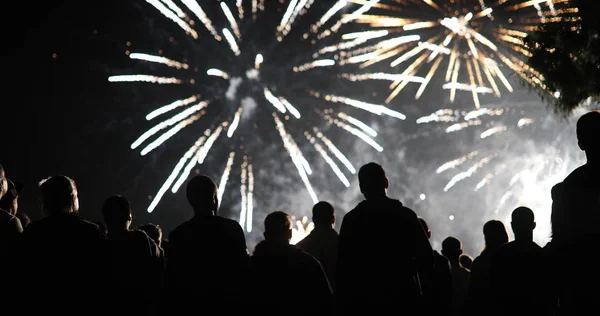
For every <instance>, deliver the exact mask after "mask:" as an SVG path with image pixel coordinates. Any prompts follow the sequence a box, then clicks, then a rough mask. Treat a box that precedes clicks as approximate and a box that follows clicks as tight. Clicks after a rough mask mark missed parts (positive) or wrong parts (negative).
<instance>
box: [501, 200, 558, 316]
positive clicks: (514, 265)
mask: <svg viewBox="0 0 600 316" xmlns="http://www.w3.org/2000/svg"><path fill="white" fill-rule="evenodd" d="M535 225H536V223H535V219H534V214H533V211H532V210H531V209H529V208H527V207H523V206H522V207H518V208H516V209H515V210H514V211H513V212H512V221H511V227H512V230H513V232H514V235H515V240H513V241H511V242H509V243H507V244H504V245H503V246H502V247H500V249H498V251H497V252H496V254H495V255H494V258H493V259H492V263H491V266H490V287H491V289H492V292H493V293H494V294H493V296H494V298H495V300H496V301H495V304H494V307H493V308H494V310H495V312H496V313H497V314H498V315H549V314H550V312H551V309H550V304H549V303H550V300H549V294H550V292H548V291H547V290H548V285H549V284H547V283H546V279H547V263H546V262H545V260H544V257H543V252H542V248H541V247H540V246H539V245H537V244H536V243H535V242H534V241H533V230H534V229H535Z"/></svg>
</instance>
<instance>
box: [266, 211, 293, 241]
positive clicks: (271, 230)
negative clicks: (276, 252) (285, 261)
mask: <svg viewBox="0 0 600 316" xmlns="http://www.w3.org/2000/svg"><path fill="white" fill-rule="evenodd" d="M264 236H265V239H266V240H267V241H270V242H275V243H285V244H289V243H290V240H291V239H292V221H291V220H290V215H289V214H288V213H286V212H284V211H275V212H272V213H271V214H269V215H267V217H265V232H264Z"/></svg>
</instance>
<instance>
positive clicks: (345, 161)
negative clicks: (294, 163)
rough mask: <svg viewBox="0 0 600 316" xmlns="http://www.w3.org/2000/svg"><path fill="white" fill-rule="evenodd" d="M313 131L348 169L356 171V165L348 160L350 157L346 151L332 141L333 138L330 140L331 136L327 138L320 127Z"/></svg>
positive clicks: (353, 172) (352, 171)
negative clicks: (345, 153) (342, 150)
mask: <svg viewBox="0 0 600 316" xmlns="http://www.w3.org/2000/svg"><path fill="white" fill-rule="evenodd" d="M313 131H314V132H315V135H316V136H317V138H318V139H320V140H321V141H322V142H323V143H324V144H325V146H327V149H329V151H330V152H331V153H333V155H334V156H335V157H336V158H337V159H338V160H339V161H341V162H342V164H344V166H346V168H347V169H348V171H350V172H351V173H352V174H355V173H356V169H355V168H354V166H353V165H352V163H351V162H350V160H348V158H347V157H346V155H344V153H342V152H341V151H340V150H339V149H338V148H337V147H336V146H335V145H334V144H333V143H332V142H331V140H329V138H327V136H325V135H323V133H321V131H319V129H318V128H316V127H313Z"/></svg>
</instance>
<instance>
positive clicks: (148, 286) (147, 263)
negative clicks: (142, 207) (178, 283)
mask: <svg viewBox="0 0 600 316" xmlns="http://www.w3.org/2000/svg"><path fill="white" fill-rule="evenodd" d="M102 218H103V219H104V222H105V223H106V229H107V231H108V242H109V256H110V258H111V274H110V276H111V278H110V279H109V280H107V282H109V285H110V290H111V291H112V293H113V294H115V296H117V297H127V298H128V303H127V304H123V303H122V302H121V301H119V300H114V301H112V302H109V303H108V305H109V306H110V308H111V311H109V313H118V312H129V313H133V312H135V311H140V310H146V311H149V308H150V306H152V305H151V303H152V302H151V301H149V300H148V299H149V297H150V296H149V294H153V293H155V292H158V291H159V289H160V287H159V286H160V284H159V281H160V276H161V275H162V269H163V267H162V265H161V261H160V258H159V255H160V253H159V250H158V246H157V245H156V244H155V243H154V241H152V239H150V237H148V235H146V233H144V232H143V231H141V230H130V229H129V227H130V226H131V222H132V220H133V217H132V214H131V206H130V204H129V200H127V199H126V198H125V197H122V196H119V195H115V196H111V197H109V198H108V199H106V200H105V201H104V204H103V205H102ZM159 267H160V270H159V269H158V268H159Z"/></svg>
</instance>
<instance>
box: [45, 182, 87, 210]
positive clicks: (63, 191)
mask: <svg viewBox="0 0 600 316" xmlns="http://www.w3.org/2000/svg"><path fill="white" fill-rule="evenodd" d="M39 187H40V191H41V192H42V209H43V210H44V212H46V213H47V214H48V215H53V214H59V213H77V212H78V211H79V198H78V196H77V187H76V186H75V181H73V180H72V179H71V178H69V177H67V176H63V175H58V176H51V177H49V178H47V179H44V180H42V181H40V184H39Z"/></svg>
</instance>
